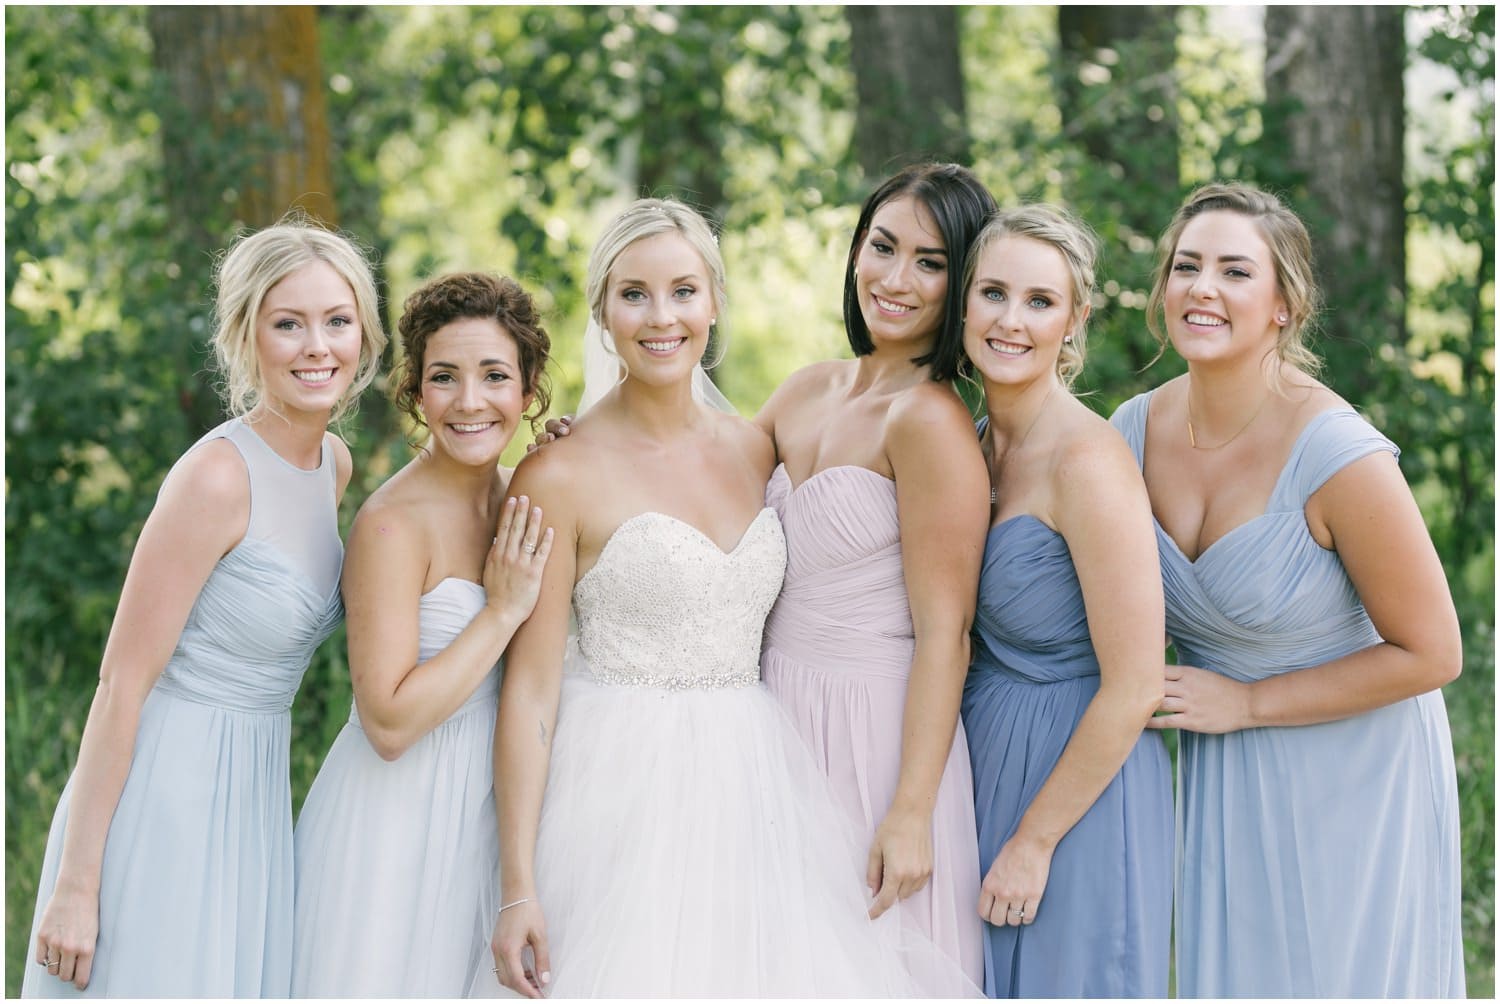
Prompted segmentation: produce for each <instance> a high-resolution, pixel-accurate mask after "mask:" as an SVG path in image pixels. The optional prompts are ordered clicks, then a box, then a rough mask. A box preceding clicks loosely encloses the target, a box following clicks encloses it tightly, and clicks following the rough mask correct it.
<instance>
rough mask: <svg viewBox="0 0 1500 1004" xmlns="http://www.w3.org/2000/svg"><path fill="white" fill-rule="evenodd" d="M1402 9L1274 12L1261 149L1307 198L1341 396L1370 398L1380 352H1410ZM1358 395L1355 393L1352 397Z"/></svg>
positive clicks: (1269, 12)
mask: <svg viewBox="0 0 1500 1004" xmlns="http://www.w3.org/2000/svg"><path fill="white" fill-rule="evenodd" d="M1402 10H1403V9H1402V8H1400V7H1378V6H1376V7H1315V6H1306V7H1303V6H1288V7H1282V6H1272V7H1267V8H1266V69H1265V79H1266V125H1265V132H1264V138H1263V140H1262V142H1263V143H1266V144H1268V145H1269V146H1270V149H1271V150H1272V151H1275V152H1277V153H1278V154H1279V155H1280V156H1282V157H1283V158H1284V159H1285V160H1286V162H1287V164H1288V166H1289V168H1291V171H1292V174H1291V176H1292V177H1293V178H1295V179H1297V182H1298V186H1299V187H1300V189H1301V191H1302V193H1303V194H1305V206H1299V207H1298V208H1299V209H1304V218H1305V219H1307V222H1308V224H1309V229H1311V230H1312V233H1313V244H1314V250H1315V254H1316V256H1317V258H1318V262H1319V270H1318V271H1319V277H1320V280H1321V282H1322V285H1323V290H1324V295H1325V298H1326V308H1325V311H1324V314H1323V325H1322V327H1323V331H1324V333H1325V335H1326V336H1327V344H1326V347H1325V354H1326V355H1327V356H1328V358H1329V360H1330V362H1334V361H1337V360H1343V359H1347V365H1340V366H1339V367H1338V373H1339V383H1340V386H1341V389H1345V390H1346V391H1349V390H1352V391H1353V392H1354V393H1355V394H1356V395H1359V394H1360V393H1361V392H1362V391H1364V390H1366V389H1368V380H1369V379H1370V373H1371V367H1370V366H1369V365H1368V364H1367V362H1365V363H1364V364H1361V363H1362V361H1361V359H1360V357H1363V359H1364V360H1368V358H1369V355H1370V352H1371V350H1372V349H1373V348H1374V347H1375V346H1380V345H1392V346H1396V347H1400V346H1403V345H1405V343H1406V208H1405V203H1404V199H1405V188H1404V184H1403V170H1404V168H1405V155H1404V151H1403V147H1402V141H1403V131H1404V126H1405V120H1404V116H1403V110H1404V102H1405V90H1404V87H1403V83H1402V71H1403V70H1404V69H1405V62H1406V52H1405V39H1404V35H1403V13H1402ZM1351 385H1352V387H1351Z"/></svg>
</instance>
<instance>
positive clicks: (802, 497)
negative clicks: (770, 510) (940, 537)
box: [766, 465, 913, 680]
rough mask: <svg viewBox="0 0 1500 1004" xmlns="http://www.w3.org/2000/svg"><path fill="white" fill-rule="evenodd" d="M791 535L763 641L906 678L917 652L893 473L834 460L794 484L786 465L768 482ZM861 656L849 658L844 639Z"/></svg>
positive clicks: (827, 662)
mask: <svg viewBox="0 0 1500 1004" xmlns="http://www.w3.org/2000/svg"><path fill="white" fill-rule="evenodd" d="M766 504H767V505H770V506H774V507H775V509H776V511H777V512H778V513H779V514H780V516H781V519H782V523H783V524H784V526H785V527H786V535H787V539H788V540H790V541H795V546H794V547H791V548H790V549H789V552H788V555H787V570H786V582H785V583H784V584H783V586H782V589H781V601H780V602H779V603H778V604H777V605H776V608H775V609H774V610H773V611H772V613H771V618H770V621H769V622H768V623H767V624H766V642H767V644H768V645H774V646H775V647H776V648H777V649H779V650H782V651H785V652H789V653H793V654H795V655H797V656H798V657H799V658H803V659H807V660H811V661H815V662H819V663H822V664H824V666H825V668H826V669H827V670H828V671H830V672H837V671H838V670H839V667H847V668H848V669H849V670H851V671H853V670H857V671H858V672H859V673H860V674H861V675H866V674H871V673H876V674H882V675H887V676H891V677H893V678H897V679H901V680H905V679H906V678H907V677H908V676H909V675H911V660H912V652H913V640H912V622H911V606H910V603H909V601H908V599H907V595H906V577H905V571H904V568H903V566H902V563H901V523H900V520H899V519H898V517H897V512H896V482H894V481H892V480H891V479H890V478H888V477H885V476H883V475H881V474H877V473H876V472H875V471H872V470H869V469H867V468H864V467H856V466H848V465H845V466H841V467H830V468H827V469H825V470H822V471H819V472H817V473H816V474H814V475H812V476H811V477H809V478H808V479H807V480H806V481H804V482H803V483H802V484H800V485H797V486H796V487H795V488H794V487H793V486H792V482H791V478H790V477H789V476H788V475H787V472H786V467H785V466H784V465H782V466H778V467H777V468H776V470H775V472H774V473H772V475H771V482H770V484H769V485H767V487H766ZM851 645H852V646H855V647H857V649H858V651H859V659H858V660H857V661H851V660H849V659H848V658H846V656H847V653H848V652H849V651H850V647H851Z"/></svg>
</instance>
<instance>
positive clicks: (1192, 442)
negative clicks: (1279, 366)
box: [1186, 392, 1271, 451]
mask: <svg viewBox="0 0 1500 1004" xmlns="http://www.w3.org/2000/svg"><path fill="white" fill-rule="evenodd" d="M1270 399H1271V394H1270V392H1267V393H1266V396H1265V397H1263V398H1261V399H1260V405H1259V407H1257V408H1256V409H1255V414H1253V415H1251V416H1250V420H1249V421H1248V422H1246V423H1245V424H1244V425H1242V426H1240V431H1239V432H1236V433H1235V434H1234V435H1232V436H1230V437H1229V438H1228V439H1226V440H1224V442H1222V443H1220V444H1219V445H1218V446H1199V445H1198V436H1197V433H1195V432H1194V431H1193V406H1192V405H1191V404H1188V405H1187V406H1186V410H1187V430H1188V445H1189V446H1191V447H1192V448H1193V449H1195V450H1205V451H1206V450H1222V449H1223V448H1224V447H1226V446H1228V445H1229V444H1230V443H1232V442H1234V441H1235V440H1236V439H1239V438H1240V437H1241V436H1243V435H1244V434H1245V430H1246V429H1248V428H1250V426H1252V425H1254V424H1255V420H1256V419H1257V418H1259V417H1260V413H1261V412H1262V411H1265V410H1266V402H1267V401H1269V400H1270Z"/></svg>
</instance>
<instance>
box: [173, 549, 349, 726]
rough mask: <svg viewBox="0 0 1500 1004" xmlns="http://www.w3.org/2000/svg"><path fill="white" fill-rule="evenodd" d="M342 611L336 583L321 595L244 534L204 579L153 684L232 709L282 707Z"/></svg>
mask: <svg viewBox="0 0 1500 1004" xmlns="http://www.w3.org/2000/svg"><path fill="white" fill-rule="evenodd" d="M343 615H344V607H343V604H342V602H341V601H340V599H339V594H338V588H337V585H335V587H334V589H333V591H332V593H330V594H324V595H319V594H318V592H317V590H316V589H315V588H314V587H313V584H312V583H311V582H309V581H308V580H307V579H306V577H305V576H303V575H301V574H300V573H299V572H298V571H297V570H296V569H295V568H293V567H291V566H290V565H289V564H288V562H287V560H286V559H285V558H284V557H283V556H282V555H281V554H280V553H279V552H278V551H277V550H276V548H275V547H274V546H273V545H271V544H268V543H266V542H265V541H263V540H258V539H251V538H246V539H245V540H242V541H240V543H239V544H238V545H237V546H236V547H235V548H234V549H233V550H232V551H230V552H229V553H228V554H226V555H225V556H224V557H223V558H222V559H221V560H220V561H219V563H218V565H216V566H215V567H214V570H213V572H212V574H210V575H209V577H208V581H207V582H205V583H204V585H203V590H202V592H200V593H199V594H198V600H197V602H196V603H194V604H193V609H192V612H191V613H189V614H188V619H187V623H186V625H185V626H184V627H183V629H182V636H181V637H180V638H179V639H178V642H177V647H176V649H175V650H174V651H173V652H172V657H171V659H170V660H169V661H168V662H167V665H166V668H165V669H164V670H163V671H162V675H161V677H160V679H159V680H158V681H157V688H158V689H159V690H161V691H163V692H165V693H170V694H172V695H174V696H176V697H181V698H183V699H185V700H190V701H194V702H196V703H199V704H207V705H210V706H213V707H219V708H226V709H230V710H234V711H246V712H260V713H266V714H273V713H278V712H284V711H286V710H288V709H289V708H290V707H291V706H292V698H293V697H295V696H296V694H297V688H298V687H299V686H300V685H301V683H302V674H303V672H304V671H306V669H307V664H308V663H309V662H310V661H311V660H312V655H313V652H315V651H316V650H317V648H318V646H319V645H321V644H322V643H323V642H324V640H325V639H327V637H328V636H329V635H330V634H332V633H333V630H334V629H335V628H336V627H338V625H339V621H340V620H341V619H342V618H343ZM226 638H233V639H236V644H234V645H233V646H232V647H231V646H228V645H226V644H225V639H226Z"/></svg>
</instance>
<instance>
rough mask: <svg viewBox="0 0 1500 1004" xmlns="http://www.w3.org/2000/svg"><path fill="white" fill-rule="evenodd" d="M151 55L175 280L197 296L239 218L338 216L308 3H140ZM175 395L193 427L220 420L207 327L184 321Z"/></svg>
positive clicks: (265, 221)
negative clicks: (158, 92) (160, 90)
mask: <svg viewBox="0 0 1500 1004" xmlns="http://www.w3.org/2000/svg"><path fill="white" fill-rule="evenodd" d="M147 28H148V30H149V31H150V34H151V41H152V48H153V59H154V62H155V65H156V68H157V70H158V72H159V74H160V78H161V83H162V85H163V86H164V89H165V91H166V95H165V99H164V101H163V104H162V108H161V113H160V114H161V120H162V130H161V134H162V152H163V158H162V168H163V173H164V181H165V187H166V198H167V205H168V206H169V207H170V208H171V213H172V221H173V224H174V229H175V231H176V233H177V237H178V241H179V247H178V249H177V250H176V251H175V252H171V254H172V258H171V259H169V260H175V266H174V268H175V269H176V271H174V272H173V273H172V274H173V275H174V276H175V277H176V280H175V281H176V284H177V285H178V286H179V287H180V288H181V290H182V293H181V295H182V297H183V302H184V303H192V302H201V301H202V300H203V298H204V295H205V294H204V291H205V290H207V289H208V288H209V286H210V280H211V278H212V274H211V272H212V258H211V253H212V252H213V251H214V250H215V249H217V248H222V247H224V246H225V245H226V244H227V243H228V242H229V241H230V240H231V239H232V238H233V236H234V234H235V232H236V231H237V230H238V229H240V228H242V227H250V228H257V229H258V228H261V227H265V226H268V225H270V224H272V223H275V222H276V221H277V220H278V219H280V218H281V217H282V216H283V215H285V214H286V213H287V212H288V211H289V210H291V209H294V208H300V209H302V210H303V211H305V212H306V213H307V214H308V215H309V216H311V217H313V218H314V219H317V220H320V221H322V222H324V223H326V224H329V225H335V224H336V223H337V217H336V214H335V211H334V200H333V180H332V175H331V171H330V166H329V160H328V152H329V138H328V119H327V113H326V111H325V104H324V94H323V73H322V66H321V62H320V59H319V55H318V25H317V13H316V8H314V7H307V6H304V7H161V6H152V7H149V8H148V9H147ZM180 337H181V339H182V345H181V347H180V351H174V352H172V353H171V354H172V356H173V359H172V363H173V365H174V366H175V367H176V368H177V380H178V386H179V388H180V390H179V395H178V396H179V403H180V406H181V409H182V413H183V417H184V420H185V422H186V424H187V428H188V432H189V434H190V435H192V436H196V435H199V434H201V433H202V432H203V431H204V430H205V429H208V428H211V427H212V426H213V425H215V424H216V423H217V422H218V421H220V420H221V418H222V411H221V406H220V402H219V400H218V395H217V394H216V393H215V391H214V389H213V387H212V386H211V385H210V382H209V379H208V378H207V377H206V375H205V370H206V366H205V365H204V364H205V363H206V361H207V360H206V354H207V349H206V346H205V344H204V341H203V332H201V331H200V332H197V333H195V332H193V331H191V330H187V329H185V330H183V331H182V332H181V333H180Z"/></svg>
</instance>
